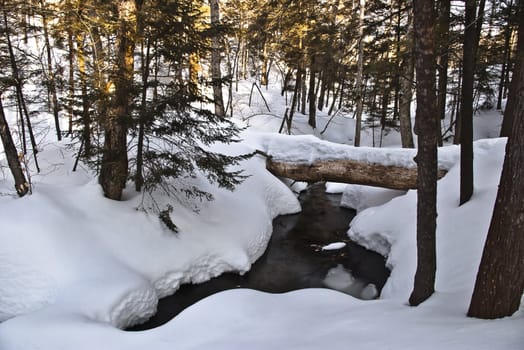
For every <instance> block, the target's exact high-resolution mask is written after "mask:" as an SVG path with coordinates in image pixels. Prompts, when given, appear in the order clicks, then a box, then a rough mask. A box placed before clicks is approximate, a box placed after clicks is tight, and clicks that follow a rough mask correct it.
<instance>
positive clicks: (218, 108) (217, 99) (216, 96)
mask: <svg viewBox="0 0 524 350" xmlns="http://www.w3.org/2000/svg"><path fill="white" fill-rule="evenodd" d="M209 7H210V12H211V25H212V26H213V27H214V28H213V29H214V31H215V32H214V34H213V37H212V39H211V79H212V84H213V100H214V103H215V114H216V115H218V116H219V117H224V116H225V110H224V97H223V96H222V73H221V69H220V61H221V57H220V51H221V50H220V47H221V45H220V33H219V31H218V29H219V25H220V1H219V0H209Z"/></svg>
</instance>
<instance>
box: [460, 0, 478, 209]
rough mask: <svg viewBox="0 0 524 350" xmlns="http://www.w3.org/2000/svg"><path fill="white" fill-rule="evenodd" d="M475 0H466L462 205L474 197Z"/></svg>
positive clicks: (461, 109) (461, 152) (461, 129)
mask: <svg viewBox="0 0 524 350" xmlns="http://www.w3.org/2000/svg"><path fill="white" fill-rule="evenodd" d="M475 8H476V4H475V0H466V24H465V25H466V29H465V33H464V45H463V60H462V65H463V78H462V99H461V102H460V124H461V127H460V204H461V205H462V204H464V203H466V202H467V201H469V199H470V198H471V196H472V195H473V83H474V73H475V56H476V54H475V46H476V45H475V43H474V41H475V38H476V32H477V29H476V27H475V17H476V10H475Z"/></svg>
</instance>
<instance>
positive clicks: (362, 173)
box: [259, 134, 458, 190]
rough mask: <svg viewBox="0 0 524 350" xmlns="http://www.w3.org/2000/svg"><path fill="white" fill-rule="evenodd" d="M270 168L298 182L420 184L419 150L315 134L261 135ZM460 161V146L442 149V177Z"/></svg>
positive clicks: (399, 186) (402, 186)
mask: <svg viewBox="0 0 524 350" xmlns="http://www.w3.org/2000/svg"><path fill="white" fill-rule="evenodd" d="M259 140H260V143H261V145H262V149H263V152H265V153H266V154H267V155H268V158H267V163H266V167H267V169H268V170H269V171H270V172H272V173H273V174H274V175H276V176H280V177H287V178H290V179H293V180H297V181H307V182H316V181H332V182H344V183H352V184H360V185H368V186H377V187H385V188H391V189H398V190H408V189H414V188H416V187H417V164H416V162H415V160H414V158H415V156H416V154H417V150H416V149H406V148H371V147H353V146H348V145H342V144H336V143H331V142H327V141H322V140H319V139H317V138H316V137H314V136H309V135H308V136H287V135H274V134H273V135H271V134H267V135H266V134H264V135H260V138H259ZM457 160H458V147H457V146H449V147H444V148H442V149H441V150H439V164H438V168H439V170H438V177H439V178H441V177H443V176H444V175H445V174H446V172H447V171H448V170H449V169H450V168H451V167H452V166H453V165H454V164H455V163H456V162H457Z"/></svg>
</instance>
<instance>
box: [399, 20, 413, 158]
mask: <svg viewBox="0 0 524 350" xmlns="http://www.w3.org/2000/svg"><path fill="white" fill-rule="evenodd" d="M408 11H409V12H408V31H407V33H406V46H407V50H406V52H405V53H404V58H403V60H402V64H401V71H402V74H401V75H400V77H399V83H400V96H399V111H398V112H399V121H400V139H401V142H402V147H404V148H414V147H415V144H414V142H413V133H412V131H411V129H412V127H411V100H412V99H413V78H414V65H413V39H414V38H413V13H412V11H411V10H408Z"/></svg>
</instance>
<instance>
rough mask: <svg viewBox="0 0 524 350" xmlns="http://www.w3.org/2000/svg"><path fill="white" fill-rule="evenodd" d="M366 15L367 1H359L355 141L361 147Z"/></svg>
mask: <svg viewBox="0 0 524 350" xmlns="http://www.w3.org/2000/svg"><path fill="white" fill-rule="evenodd" d="M365 14H366V0H360V1H359V15H358V18H359V19H358V58H357V77H356V88H357V110H356V113H355V114H356V117H355V118H356V123H355V139H354V145H355V146H356V147H358V146H360V132H361V129H362V112H363V109H364V84H363V71H364V19H365Z"/></svg>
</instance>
